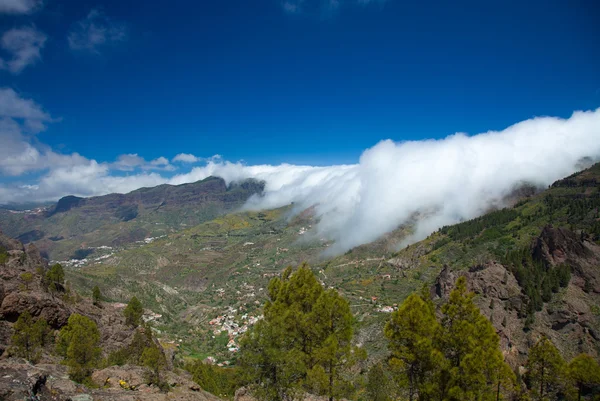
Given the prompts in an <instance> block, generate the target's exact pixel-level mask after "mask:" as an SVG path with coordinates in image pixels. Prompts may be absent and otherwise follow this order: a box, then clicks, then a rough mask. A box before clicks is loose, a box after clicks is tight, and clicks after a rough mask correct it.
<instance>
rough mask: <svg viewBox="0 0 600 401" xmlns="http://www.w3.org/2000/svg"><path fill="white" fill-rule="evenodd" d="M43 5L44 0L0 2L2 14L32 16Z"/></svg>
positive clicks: (4, 0)
mask: <svg viewBox="0 0 600 401" xmlns="http://www.w3.org/2000/svg"><path fill="white" fill-rule="evenodd" d="M42 5H43V1H42V0H0V14H31V13H32V12H34V11H36V10H38V9H39V8H41V7H42Z"/></svg>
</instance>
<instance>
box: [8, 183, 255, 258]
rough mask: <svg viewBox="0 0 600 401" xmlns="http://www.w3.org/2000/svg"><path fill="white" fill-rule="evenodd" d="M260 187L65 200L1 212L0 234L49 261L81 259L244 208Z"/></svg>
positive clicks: (217, 186)
mask: <svg viewBox="0 0 600 401" xmlns="http://www.w3.org/2000/svg"><path fill="white" fill-rule="evenodd" d="M262 189H263V184H262V183H259V182H256V181H252V180H249V181H245V182H242V183H240V184H236V185H231V186H229V187H227V185H226V184H225V181H224V180H223V179H221V178H216V177H209V178H206V179H205V180H202V181H198V182H195V183H191V184H182V185H176V186H173V185H166V184H165V185H159V186H157V187H153V188H141V189H138V190H135V191H133V192H130V193H128V194H109V195H105V196H98V197H92V198H79V197H75V196H66V197H64V198H62V199H60V200H59V201H58V202H57V203H56V205H53V206H51V207H46V208H39V209H36V210H34V211H11V210H4V209H3V210H0V228H2V229H3V230H4V232H5V233H6V234H8V235H10V236H12V237H15V238H18V239H19V240H21V241H23V242H24V243H30V242H33V243H35V244H36V246H37V247H38V248H39V249H40V251H41V252H42V253H43V254H44V255H46V256H47V257H49V258H50V259H53V260H67V259H71V258H77V259H81V258H83V257H85V256H87V255H88V254H90V253H91V252H93V248H96V247H99V246H120V245H123V244H128V243H131V242H135V241H139V240H143V239H144V238H147V237H152V236H159V235H164V234H166V233H168V232H171V231H173V230H179V229H181V228H184V227H186V226H193V225H196V224H198V223H201V222H203V221H207V220H210V219H212V218H214V217H216V216H218V215H220V214H223V213H227V212H231V211H233V210H235V209H236V208H238V207H240V206H242V205H243V204H244V202H245V201H246V200H247V199H248V198H249V197H250V196H252V195H253V194H257V193H260V192H261V191H262Z"/></svg>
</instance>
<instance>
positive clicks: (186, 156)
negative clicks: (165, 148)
mask: <svg viewBox="0 0 600 401" xmlns="http://www.w3.org/2000/svg"><path fill="white" fill-rule="evenodd" d="M201 160H202V159H201V158H199V157H197V156H194V155H192V154H190V153H179V154H178V155H176V156H175V157H174V158H173V160H172V161H173V163H198V162H199V161H201Z"/></svg>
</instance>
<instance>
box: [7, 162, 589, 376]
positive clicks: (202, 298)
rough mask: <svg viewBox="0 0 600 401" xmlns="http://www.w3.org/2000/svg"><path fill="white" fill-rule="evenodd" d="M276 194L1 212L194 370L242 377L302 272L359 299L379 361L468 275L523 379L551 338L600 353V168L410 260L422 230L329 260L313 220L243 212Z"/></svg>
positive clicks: (17, 232)
mask: <svg viewBox="0 0 600 401" xmlns="http://www.w3.org/2000/svg"><path fill="white" fill-rule="evenodd" d="M263 188H264V184H263V183H260V182H256V181H245V182H242V183H239V184H234V185H229V186H227V185H226V184H225V182H224V181H223V180H222V179H220V178H215V177H210V178H207V179H205V180H203V181H199V182H197V183H193V184H185V185H180V186H169V185H161V186H159V187H155V188H143V189H140V190H137V191H133V192H131V193H129V194H124V195H122V194H111V195H106V196H101V197H94V198H79V197H73V196H68V197H65V198H62V199H60V200H59V201H58V202H57V203H56V204H53V205H50V206H46V207H43V208H39V209H36V210H25V211H23V210H18V211H17V210H0V228H1V229H2V231H3V232H4V233H5V234H6V235H8V236H10V237H13V238H16V239H18V240H19V241H21V242H23V243H29V244H31V245H32V246H33V248H34V249H39V251H41V255H42V256H45V257H47V258H49V259H51V260H52V261H53V262H57V261H58V262H60V263H61V264H62V265H63V266H64V267H65V268H66V277H67V280H68V282H69V283H70V286H71V288H73V290H74V291H76V292H78V293H80V294H84V295H85V294H91V293H92V288H93V287H95V286H97V287H99V289H100V291H101V292H102V294H103V296H104V298H105V300H106V301H107V304H108V305H112V304H118V303H122V302H127V300H129V299H130V298H131V297H132V296H134V295H135V296H137V297H138V298H139V299H140V300H141V301H142V304H143V305H144V306H145V308H146V309H147V310H148V312H149V313H151V314H152V316H153V324H154V327H155V328H156V329H157V330H158V333H160V334H159V339H160V341H161V342H164V343H175V344H178V347H177V348H178V353H177V358H180V359H182V360H189V359H190V358H191V359H198V358H199V359H206V358H209V359H210V360H214V361H215V362H216V363H220V364H223V365H228V364H235V362H236V358H237V350H238V345H239V343H238V341H239V338H240V336H241V335H243V333H244V332H245V331H246V330H248V329H249V328H250V327H251V326H252V325H253V324H254V323H255V322H256V321H257V319H259V318H260V315H261V307H262V304H263V303H264V301H265V300H266V297H267V288H268V284H269V281H270V280H271V278H272V277H275V276H278V275H279V274H280V273H281V272H282V270H283V269H284V268H285V267H286V266H290V265H291V266H295V265H298V264H300V263H302V262H308V263H309V264H310V265H311V266H312V269H313V271H314V272H315V274H316V275H317V276H318V278H319V280H320V281H321V282H322V284H323V285H324V286H326V287H331V288H335V289H337V290H338V291H339V292H340V293H342V294H343V295H344V297H345V298H346V299H348V300H349V302H350V306H351V308H352V312H353V314H354V315H355V317H356V321H357V336H356V342H357V343H358V344H360V345H362V346H364V347H365V349H366V350H367V351H368V354H369V362H368V363H373V362H375V361H378V360H381V359H382V358H384V357H385V355H386V354H387V352H388V351H387V348H386V345H385V341H384V337H383V334H382V327H383V325H384V323H385V321H386V320H387V319H388V318H389V314H390V312H392V311H393V310H395V309H396V308H397V306H398V305H399V304H400V303H401V302H402V301H403V299H405V298H406V297H407V296H408V295H409V294H411V293H412V292H414V291H417V290H420V289H421V288H422V287H423V286H425V287H426V288H427V289H428V291H429V292H430V293H431V295H432V298H433V299H434V301H435V300H443V299H445V298H447V296H448V294H449V291H450V289H451V288H452V286H453V285H454V282H455V281H456V279H457V277H459V276H466V277H467V282H468V286H469V288H470V290H472V291H473V292H474V293H475V294H476V297H475V302H476V304H477V306H478V307H479V308H480V310H481V312H482V313H483V314H484V315H485V316H487V317H488V318H489V319H490V320H491V321H492V324H493V325H494V327H495V329H496V331H497V333H498V334H499V336H500V338H501V348H502V351H503V352H504V354H505V357H506V359H507V361H509V363H510V364H511V365H512V366H513V367H514V368H515V369H517V370H518V369H519V367H522V366H523V364H524V361H525V359H526V357H527V353H528V350H529V348H530V347H531V346H532V344H533V343H534V342H535V341H536V340H537V339H538V338H539V337H540V336H541V335H544V336H547V337H548V338H551V339H552V340H553V342H554V343H555V345H556V346H557V347H558V349H559V350H560V351H561V353H562V354H563V356H564V357H567V358H571V357H573V356H574V355H576V354H578V353H581V352H585V353H588V354H590V355H593V356H595V357H598V355H600V308H599V305H600V246H599V243H600V215H599V213H600V164H596V165H593V166H592V167H590V168H588V169H586V170H583V171H581V172H579V173H576V174H573V175H572V176H570V177H566V178H564V179H562V180H559V181H557V182H555V183H554V184H552V185H551V186H550V187H549V188H547V189H545V190H543V191H532V190H526V191H525V190H524V191H517V192H515V194H514V196H513V198H514V199H513V205H512V206H511V207H508V208H505V209H496V210H491V211H490V212H489V213H487V214H485V215H483V216H481V217H478V218H476V219H473V220H469V221H464V222H462V223H459V224H456V225H452V226H447V227H441V228H440V229H438V230H437V231H435V232H433V233H431V234H430V235H429V236H428V237H427V238H426V239H424V240H422V241H419V242H416V243H413V244H410V245H407V246H405V247H403V248H402V249H398V244H402V243H403V240H405V239H406V238H408V237H409V236H410V235H411V234H412V232H413V227H412V226H411V225H410V224H407V225H405V226H401V227H398V228H397V229H396V230H394V231H392V232H390V233H388V234H386V235H385V236H383V237H381V238H379V239H378V240H377V241H375V242H373V243H369V244H364V245H361V246H359V247H356V248H353V249H351V250H349V251H348V252H346V253H345V254H343V255H339V256H335V257H330V256H327V255H328V253H327V252H326V251H327V249H328V247H330V246H331V245H332V242H331V241H330V240H328V239H327V238H320V237H319V236H317V235H315V234H314V230H313V228H314V227H315V225H316V224H317V223H318V221H317V219H316V218H315V216H314V214H313V213H312V210H311V208H309V209H306V210H304V211H302V212H301V213H297V212H295V210H294V208H293V205H290V206H286V207H282V208H278V209H273V210H263V211H245V210H243V205H244V203H245V202H246V201H247V200H248V199H249V198H250V197H251V196H260V194H261V192H262V190H263ZM4 241H5V242H6V243H8V242H7V241H9V240H8V239H6V240H4ZM11 246H13V247H18V245H14V244H13V245H11ZM5 248H6V246H5ZM33 248H32V249H33ZM7 249H8V248H7ZM22 249H25V248H22ZM32 252H33V251H32ZM36 252H37V251H36ZM34 253H35V252H34ZM32 260H36V261H37V262H36V263H46V262H42V259H41V258H38V257H35V258H32ZM87 296H89V295H87ZM5 302H6V298H4V302H2V310H1V311H0V312H2V316H3V319H5V321H7V322H9V323H10V322H11V321H14V319H12V318H11V316H15V312H7V311H9V309H7V308H8V306H5V305H4V304H5ZM13 304H14V302H13ZM17 305H27V303H23V302H21V303H19V302H17ZM9 326H10V324H8V323H7V324H6V325H5V326H3V327H5V329H4V330H5V331H6V332H8V331H9V330H10V327H9Z"/></svg>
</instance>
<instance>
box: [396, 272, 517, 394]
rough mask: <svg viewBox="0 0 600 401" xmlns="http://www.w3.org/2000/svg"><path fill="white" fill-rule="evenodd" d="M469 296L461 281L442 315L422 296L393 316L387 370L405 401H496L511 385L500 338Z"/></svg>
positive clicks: (411, 299)
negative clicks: (390, 371) (388, 367)
mask: <svg viewBox="0 0 600 401" xmlns="http://www.w3.org/2000/svg"><path fill="white" fill-rule="evenodd" d="M473 296H474V294H473V293H470V292H467V288H466V279H465V278H464V277H461V278H459V279H458V280H457V282H456V288H455V289H454V290H453V291H452V292H451V293H450V298H449V300H448V302H446V303H445V304H444V305H442V307H441V315H440V316H437V317H436V314H435V310H434V307H433V304H432V302H431V300H430V299H429V298H428V296H427V295H426V293H425V292H421V294H413V295H411V296H409V297H408V298H407V299H406V300H405V301H404V302H403V303H402V305H401V306H400V308H399V309H398V310H397V311H396V312H394V313H392V316H391V318H390V321H389V322H388V323H387V325H386V327H385V335H386V337H387V338H388V340H389V347H390V350H391V352H392V354H391V356H390V359H389V365H390V368H391V369H392V371H393V372H395V380H396V383H397V385H398V387H399V388H400V389H401V393H402V395H403V396H405V397H406V398H407V399H408V400H410V401H412V400H432V399H435V400H448V401H462V400H498V399H504V398H502V396H503V393H506V392H507V391H509V390H510V389H511V388H512V386H513V385H514V382H515V377H514V374H513V372H512V371H511V370H510V368H509V367H508V365H507V364H506V363H505V362H504V358H503V356H502V352H501V351H500V339H499V337H498V335H497V334H496V332H495V330H494V328H493V326H492V325H491V323H490V321H489V320H487V319H486V318H485V316H483V315H482V314H481V313H480V311H479V309H478V308H477V306H476V305H475V303H474V302H473Z"/></svg>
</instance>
